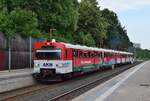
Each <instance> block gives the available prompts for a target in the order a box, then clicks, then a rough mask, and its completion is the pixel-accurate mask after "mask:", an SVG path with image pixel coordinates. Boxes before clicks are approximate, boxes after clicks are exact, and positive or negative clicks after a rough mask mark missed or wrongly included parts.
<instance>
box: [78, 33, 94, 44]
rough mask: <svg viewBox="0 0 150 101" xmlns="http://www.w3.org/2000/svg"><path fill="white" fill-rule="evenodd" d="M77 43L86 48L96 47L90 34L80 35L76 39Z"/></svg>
mask: <svg viewBox="0 0 150 101" xmlns="http://www.w3.org/2000/svg"><path fill="white" fill-rule="evenodd" d="M76 39H77V40H76V42H78V43H79V44H81V45H86V46H91V47H92V46H93V47H94V46H95V40H94V38H93V37H92V36H91V34H89V33H87V34H86V33H84V32H80V33H78V37H77V38H76Z"/></svg>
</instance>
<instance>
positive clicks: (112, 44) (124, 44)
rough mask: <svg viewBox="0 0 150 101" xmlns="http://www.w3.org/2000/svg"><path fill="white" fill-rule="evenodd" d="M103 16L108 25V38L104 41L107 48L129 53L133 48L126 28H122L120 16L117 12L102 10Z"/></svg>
mask: <svg viewBox="0 0 150 101" xmlns="http://www.w3.org/2000/svg"><path fill="white" fill-rule="evenodd" d="M102 16H103V17H104V18H105V19H106V20H105V21H106V22H107V23H108V26H107V34H106V35H107V38H106V39H105V41H104V44H105V47H106V48H111V49H115V50H123V51H127V50H128V48H129V47H131V46H132V43H131V42H130V40H129V38H128V36H127V31H126V29H125V27H122V26H121V23H120V21H119V19H118V16H117V14H116V13H115V12H113V11H110V10H108V9H104V10H102Z"/></svg>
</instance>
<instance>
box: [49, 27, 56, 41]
mask: <svg viewBox="0 0 150 101" xmlns="http://www.w3.org/2000/svg"><path fill="white" fill-rule="evenodd" d="M53 31H56V29H50V41H52V38H53Z"/></svg>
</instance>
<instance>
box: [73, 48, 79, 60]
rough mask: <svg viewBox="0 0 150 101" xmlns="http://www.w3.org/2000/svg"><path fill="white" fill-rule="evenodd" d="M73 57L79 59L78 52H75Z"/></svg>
mask: <svg viewBox="0 0 150 101" xmlns="http://www.w3.org/2000/svg"><path fill="white" fill-rule="evenodd" d="M73 56H74V57H76V58H77V57H78V51H76V50H74V52H73Z"/></svg>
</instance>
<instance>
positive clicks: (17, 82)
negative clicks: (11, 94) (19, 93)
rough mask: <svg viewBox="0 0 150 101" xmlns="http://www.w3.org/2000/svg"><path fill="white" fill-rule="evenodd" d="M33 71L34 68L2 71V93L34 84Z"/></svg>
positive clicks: (0, 84)
mask: <svg viewBox="0 0 150 101" xmlns="http://www.w3.org/2000/svg"><path fill="white" fill-rule="evenodd" d="M32 71H33V70H32V69H17V70H11V71H7V70H4V71H0V93H3V92H7V91H11V90H15V89H19V88H22V87H27V86H30V85H33V84H34V80H33V78H32Z"/></svg>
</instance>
